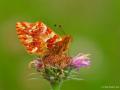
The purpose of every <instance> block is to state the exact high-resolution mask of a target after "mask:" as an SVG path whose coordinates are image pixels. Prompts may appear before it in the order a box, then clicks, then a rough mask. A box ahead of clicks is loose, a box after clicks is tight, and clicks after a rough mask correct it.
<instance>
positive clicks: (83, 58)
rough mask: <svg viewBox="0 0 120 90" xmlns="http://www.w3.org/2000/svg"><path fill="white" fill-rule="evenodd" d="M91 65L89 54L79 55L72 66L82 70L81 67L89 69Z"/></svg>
mask: <svg viewBox="0 0 120 90" xmlns="http://www.w3.org/2000/svg"><path fill="white" fill-rule="evenodd" d="M89 65H90V59H89V57H88V54H78V55H77V56H75V57H74V58H73V59H72V62H71V66H72V67H74V68H76V69H80V68H81V67H87V66H89Z"/></svg>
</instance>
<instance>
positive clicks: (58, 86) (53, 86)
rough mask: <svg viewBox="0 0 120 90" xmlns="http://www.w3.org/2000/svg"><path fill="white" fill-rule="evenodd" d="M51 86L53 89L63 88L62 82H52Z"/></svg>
mask: <svg viewBox="0 0 120 90" xmlns="http://www.w3.org/2000/svg"><path fill="white" fill-rule="evenodd" d="M51 87H52V89H51V90H60V88H61V82H54V83H51Z"/></svg>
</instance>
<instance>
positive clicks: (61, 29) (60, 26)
mask: <svg viewBox="0 0 120 90" xmlns="http://www.w3.org/2000/svg"><path fill="white" fill-rule="evenodd" d="M54 26H55V27H57V28H58V30H59V31H60V32H61V33H62V34H63V35H66V32H65V31H64V30H63V27H62V25H57V24H55V25H54Z"/></svg>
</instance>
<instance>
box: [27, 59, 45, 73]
mask: <svg viewBox="0 0 120 90" xmlns="http://www.w3.org/2000/svg"><path fill="white" fill-rule="evenodd" d="M29 66H30V67H34V68H36V69H37V70H38V71H39V70H40V69H41V68H42V67H43V62H42V60H41V59H40V58H37V59H34V60H33V61H31V62H30V64H29Z"/></svg>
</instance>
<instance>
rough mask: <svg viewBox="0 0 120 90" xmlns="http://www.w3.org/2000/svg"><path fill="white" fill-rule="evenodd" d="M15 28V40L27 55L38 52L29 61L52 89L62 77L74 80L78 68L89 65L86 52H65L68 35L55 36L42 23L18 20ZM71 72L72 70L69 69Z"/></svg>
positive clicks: (61, 80)
mask: <svg viewBox="0 0 120 90" xmlns="http://www.w3.org/2000/svg"><path fill="white" fill-rule="evenodd" d="M16 30H17V34H18V38H19V40H20V41H21V42H22V44H23V45H24V46H25V47H26V49H27V51H28V52H29V53H31V54H36V55H38V58H37V59H34V60H32V61H31V62H30V63H29V67H33V68H34V69H36V70H37V72H39V73H40V75H41V76H42V77H43V78H44V79H46V80H47V81H49V82H50V84H51V87H52V90H60V87H61V84H62V82H63V81H64V80H68V79H76V80H80V78H79V77H78V75H79V74H78V72H77V71H75V72H74V69H78V70H79V69H80V68H81V67H86V66H89V65H90V59H89V58H88V55H87V54H78V55H77V56H75V57H73V58H72V57H71V56H69V55H68V49H69V44H70V42H71V38H72V37H71V36H70V35H65V36H62V37H61V36H59V35H58V34H56V33H55V32H54V31H53V30H52V29H50V28H49V27H47V26H46V25H45V24H44V23H43V22H36V23H28V22H18V23H17V24H16ZM72 71H73V72H72Z"/></svg>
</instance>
